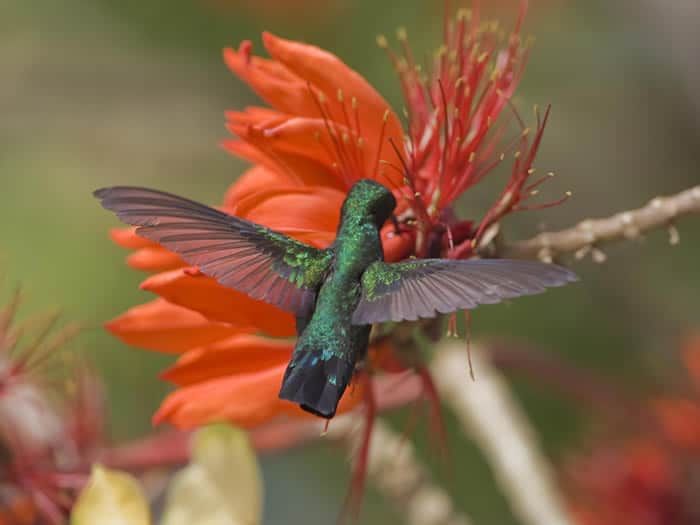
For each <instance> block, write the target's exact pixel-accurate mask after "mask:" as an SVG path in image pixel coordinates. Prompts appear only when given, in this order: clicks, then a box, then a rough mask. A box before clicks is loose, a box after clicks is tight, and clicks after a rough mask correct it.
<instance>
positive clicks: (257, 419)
mask: <svg viewBox="0 0 700 525" xmlns="http://www.w3.org/2000/svg"><path fill="white" fill-rule="evenodd" d="M285 369H286V364H283V365H280V366H277V367H272V368H268V369H266V370H264V371H260V372H255V373H251V374H240V375H236V376H233V377H222V378H218V379H213V380H210V381H207V382H205V383H199V384H196V385H192V386H188V387H185V388H180V389H178V390H177V391H175V392H174V393H172V394H170V395H169V396H168V397H167V398H166V399H165V401H164V402H163V404H162V405H161V407H160V409H159V410H158V412H156V414H155V415H154V416H153V421H154V423H155V424H158V423H161V422H163V421H168V422H170V423H172V424H173V425H175V426H176V427H179V428H192V427H196V426H199V425H203V424H206V423H212V422H215V421H230V422H232V423H234V424H236V425H239V426H241V427H243V428H252V427H255V426H258V425H261V424H263V423H265V422H267V421H269V420H270V419H272V418H274V417H276V416H277V415H279V414H281V413H284V410H285V408H286V407H285V405H291V403H289V402H287V401H282V400H280V399H279V398H278V397H277V393H278V392H279V389H280V385H281V384H282V376H283V375H284V371H285Z"/></svg>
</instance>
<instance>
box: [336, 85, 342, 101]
mask: <svg viewBox="0 0 700 525" xmlns="http://www.w3.org/2000/svg"><path fill="white" fill-rule="evenodd" d="M337 97H338V102H343V90H342V89H340V88H338V93H337Z"/></svg>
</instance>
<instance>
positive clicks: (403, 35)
mask: <svg viewBox="0 0 700 525" xmlns="http://www.w3.org/2000/svg"><path fill="white" fill-rule="evenodd" d="M396 38H397V40H399V42H405V41H406V40H408V32H407V31H406V28H405V27H403V26H401V27H399V28H398V29H397V30H396Z"/></svg>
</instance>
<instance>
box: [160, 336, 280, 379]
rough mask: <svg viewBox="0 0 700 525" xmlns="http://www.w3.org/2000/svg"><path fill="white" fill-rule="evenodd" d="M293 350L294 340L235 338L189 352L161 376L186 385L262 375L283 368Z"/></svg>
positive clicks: (251, 337) (253, 337) (252, 337)
mask: <svg viewBox="0 0 700 525" xmlns="http://www.w3.org/2000/svg"><path fill="white" fill-rule="evenodd" d="M293 348H294V342H293V341H280V340H272V339H266V338H263V337H258V336H255V335H247V334H243V335H236V336H233V337H229V338H227V339H224V340H222V341H216V342H214V343H212V344H208V345H206V346H203V347H200V348H196V349H193V350H190V351H188V352H187V353H185V354H184V355H182V356H181V357H180V358H179V359H178V360H177V362H176V363H175V364H174V365H173V366H172V367H170V368H168V369H167V370H166V371H165V372H163V373H162V375H161V377H162V378H163V379H165V380H166V381H170V382H172V383H175V384H177V385H179V386H186V385H190V384H192V383H198V382H202V381H206V380H209V379H214V378H217V377H221V376H230V375H236V374H249V373H253V372H262V371H264V370H265V369H267V368H270V367H278V366H281V365H286V364H287V363H288V362H289V359H290V358H291V355H292V349H293Z"/></svg>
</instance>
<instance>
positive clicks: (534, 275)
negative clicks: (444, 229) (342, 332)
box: [352, 259, 577, 324]
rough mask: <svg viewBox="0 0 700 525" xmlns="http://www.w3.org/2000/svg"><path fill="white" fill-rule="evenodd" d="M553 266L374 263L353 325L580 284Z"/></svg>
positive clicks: (425, 314) (492, 262)
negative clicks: (571, 283) (573, 283)
mask: <svg viewBox="0 0 700 525" xmlns="http://www.w3.org/2000/svg"><path fill="white" fill-rule="evenodd" d="M576 280H577V277H576V275H575V274H574V273H573V272H571V271H569V270H567V269H566V268H562V267H561V266H556V265H554V264H544V263H539V262H535V261H520V260H510V259H475V260H468V261H460V260H451V259H412V260H409V261H403V262H399V263H384V262H375V263H372V264H371V265H370V266H369V267H368V268H367V270H366V271H365V273H364V274H363V275H362V296H361V298H360V302H359V304H358V306H357V308H356V309H355V313H354V314H353V319H352V322H353V324H372V323H381V322H384V321H402V320H409V321H415V320H416V319H419V318H426V317H435V316H436V315H437V314H438V313H440V314H446V313H450V312H454V311H456V310H471V309H472V308H475V307H476V306H478V305H480V304H492V303H498V302H501V301H502V300H504V299H510V298H513V297H518V296H521V295H532V294H537V293H540V292H543V291H544V290H545V288H549V287H552V286H563V285H564V284H566V283H569V282H573V281H576Z"/></svg>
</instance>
